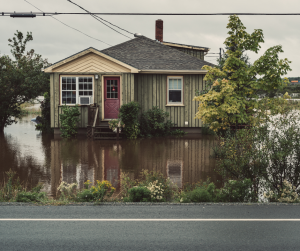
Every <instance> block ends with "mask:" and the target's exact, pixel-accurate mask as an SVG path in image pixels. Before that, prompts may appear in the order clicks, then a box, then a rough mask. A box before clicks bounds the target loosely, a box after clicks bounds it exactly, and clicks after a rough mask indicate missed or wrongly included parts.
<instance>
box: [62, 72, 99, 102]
mask: <svg viewBox="0 0 300 251" xmlns="http://www.w3.org/2000/svg"><path fill="white" fill-rule="evenodd" d="M60 83H61V104H62V105H64V104H66V105H75V104H85V105H89V104H91V103H93V94H94V93H93V89H94V78H93V77H91V76H86V77H85V76H80V77H72V76H64V77H61V81H60Z"/></svg>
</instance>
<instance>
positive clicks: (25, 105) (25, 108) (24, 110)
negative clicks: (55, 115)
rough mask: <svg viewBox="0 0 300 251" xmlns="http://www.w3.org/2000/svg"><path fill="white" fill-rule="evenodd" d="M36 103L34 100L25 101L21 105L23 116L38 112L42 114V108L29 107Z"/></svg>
mask: <svg viewBox="0 0 300 251" xmlns="http://www.w3.org/2000/svg"><path fill="white" fill-rule="evenodd" d="M33 105H34V103H33V102H25V103H23V104H21V105H20V108H21V116H27V115H30V114H36V115H40V114H41V109H40V108H35V109H28V108H30V107H32V106H33Z"/></svg>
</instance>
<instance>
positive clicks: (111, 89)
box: [104, 77, 120, 119]
mask: <svg viewBox="0 0 300 251" xmlns="http://www.w3.org/2000/svg"><path fill="white" fill-rule="evenodd" d="M119 108H120V78H116V77H106V78H104V118H105V119H116V118H118V114H119Z"/></svg>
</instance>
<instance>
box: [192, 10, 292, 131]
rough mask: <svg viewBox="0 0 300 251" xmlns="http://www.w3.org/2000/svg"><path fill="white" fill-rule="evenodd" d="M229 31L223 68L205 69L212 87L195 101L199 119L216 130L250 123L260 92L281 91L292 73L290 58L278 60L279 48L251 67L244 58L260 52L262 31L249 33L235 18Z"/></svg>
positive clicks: (232, 18) (263, 56) (235, 17)
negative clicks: (283, 78)
mask: <svg viewBox="0 0 300 251" xmlns="http://www.w3.org/2000/svg"><path fill="white" fill-rule="evenodd" d="M227 28H228V29H229V32H228V35H229V36H228V37H227V38H226V40H225V42H224V44H225V46H226V48H227V51H226V52H225V53H226V54H227V55H226V57H225V62H224V65H223V67H221V68H218V67H211V66H204V67H203V69H205V70H207V71H208V73H207V74H206V76H205V79H204V80H206V81H208V82H211V83H212V86H211V89H210V90H209V91H208V92H207V93H205V94H202V95H201V94H200V95H199V96H197V97H195V99H194V100H196V101H200V105H199V108H198V112H197V113H196V118H198V119H202V121H203V122H204V123H206V124H209V125H210V128H211V129H213V130H215V131H218V130H220V129H226V128H227V127H229V126H233V125H234V126H239V125H245V124H251V123H252V122H253V119H254V116H253V115H254V113H255V110H254V109H257V108H258V105H259V104H258V101H257V92H258V91H259V90H263V91H265V92H270V91H272V90H275V89H282V88H283V87H284V82H283V81H282V76H283V75H285V74H286V73H287V71H290V70H291V68H290V66H289V63H290V61H288V59H286V58H285V59H279V56H278V54H279V53H281V52H283V50H282V47H281V46H280V45H277V46H273V47H271V48H269V49H268V50H267V51H266V52H265V53H264V54H263V55H262V56H261V57H260V58H259V59H257V60H256V61H255V62H254V64H253V65H250V64H248V63H247V62H246V61H245V60H244V59H243V57H242V56H243V53H245V52H247V51H253V52H255V53H257V52H258V51H259V49H260V48H261V46H260V44H261V43H263V42H264V37H263V32H262V30H261V29H256V30H254V32H253V33H252V34H249V33H247V32H246V27H245V26H244V25H243V23H242V22H241V20H240V19H239V17H238V16H236V15H232V16H230V17H229V23H228V25H227ZM287 81H288V80H287V79H286V82H287Z"/></svg>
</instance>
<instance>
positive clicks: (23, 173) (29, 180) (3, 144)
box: [0, 134, 47, 189]
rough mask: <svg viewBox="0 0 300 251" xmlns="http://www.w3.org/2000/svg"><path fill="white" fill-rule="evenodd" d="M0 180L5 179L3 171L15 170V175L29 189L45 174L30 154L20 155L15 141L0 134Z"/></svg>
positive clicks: (44, 176)
mask: <svg viewBox="0 0 300 251" xmlns="http://www.w3.org/2000/svg"><path fill="white" fill-rule="evenodd" d="M0 160H1V161H0V181H3V180H6V175H5V172H7V171H9V169H12V170H13V171H14V172H16V176H15V177H19V178H20V181H21V182H22V183H23V184H24V185H25V184H26V185H27V186H28V188H29V189H30V188H31V187H34V186H36V185H37V184H38V182H39V181H40V180H41V179H44V178H47V175H46V174H45V173H44V172H43V171H42V170H41V168H40V165H39V164H37V163H36V161H35V159H34V157H33V156H31V155H25V156H22V153H21V151H20V149H19V146H18V145H17V143H15V142H14V140H13V138H12V137H11V136H6V135H4V134H0Z"/></svg>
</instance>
